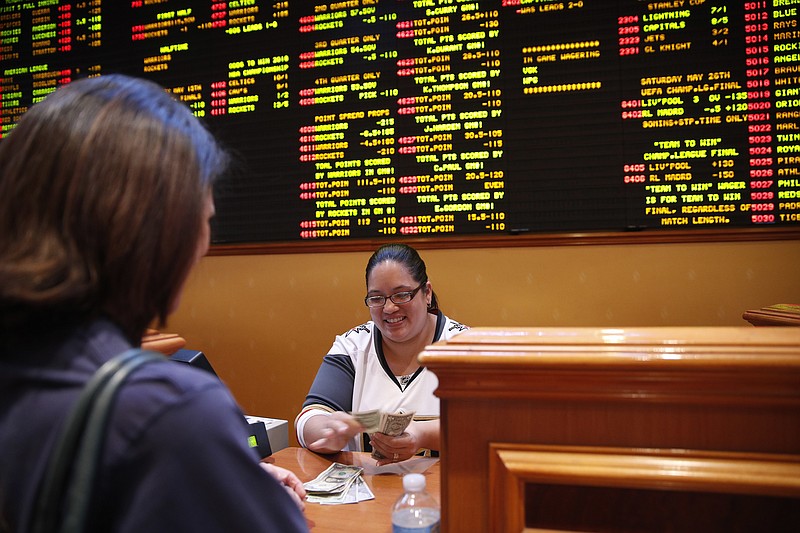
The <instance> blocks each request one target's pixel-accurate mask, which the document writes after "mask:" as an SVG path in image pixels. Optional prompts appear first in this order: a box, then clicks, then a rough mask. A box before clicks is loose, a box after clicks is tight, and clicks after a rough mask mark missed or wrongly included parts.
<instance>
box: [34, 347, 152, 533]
mask: <svg viewBox="0 0 800 533" xmlns="http://www.w3.org/2000/svg"><path fill="white" fill-rule="evenodd" d="M165 360H166V358H165V357H164V356H163V355H161V354H158V353H155V352H148V351H144V350H141V349H139V348H132V349H130V350H127V351H126V352H124V353H122V354H120V355H118V356H116V357H115V358H114V359H111V360H110V361H108V362H106V363H105V364H104V365H103V366H101V367H100V368H99V369H98V370H97V372H95V374H94V376H92V378H91V379H90V380H89V382H88V383H87V384H86V386H85V387H84V389H83V391H82V392H81V394H80V396H79V397H78V401H77V402H76V404H75V407H74V408H73V409H72V411H71V412H70V415H69V417H68V418H67V422H66V424H65V428H64V430H63V431H62V433H61V436H60V438H59V440H58V442H57V443H56V446H55V449H54V452H53V454H52V456H51V457H50V460H49V462H48V465H47V469H46V471H45V475H44V478H43V482H42V487H41V490H40V492H39V496H38V498H37V501H36V503H35V505H34V507H33V509H34V515H33V517H32V524H31V525H32V527H31V530H30V531H31V532H32V533H51V532H55V531H59V532H61V533H80V532H82V531H83V529H84V526H85V523H86V514H87V512H88V509H89V504H90V502H91V497H92V489H93V486H92V485H93V484H94V479H95V472H96V471H97V465H98V462H99V460H100V454H101V451H102V444H103V442H104V441H105V433H106V427H107V426H108V420H109V415H110V412H111V407H112V406H113V403H114V398H115V397H116V394H117V392H118V390H119V387H120V386H121V385H122V383H123V382H124V381H125V379H126V378H127V377H128V376H129V375H130V373H131V372H133V370H134V369H136V368H137V367H139V366H140V365H142V364H145V363H149V362H153V361H165ZM70 474H72V475H71V476H70ZM62 512H65V513H66V515H65V516H62Z"/></svg>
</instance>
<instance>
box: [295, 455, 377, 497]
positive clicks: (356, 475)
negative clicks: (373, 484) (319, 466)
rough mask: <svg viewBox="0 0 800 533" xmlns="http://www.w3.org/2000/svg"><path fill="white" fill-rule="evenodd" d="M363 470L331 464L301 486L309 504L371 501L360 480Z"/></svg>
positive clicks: (370, 495) (368, 491) (364, 485)
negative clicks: (306, 494)
mask: <svg viewBox="0 0 800 533" xmlns="http://www.w3.org/2000/svg"><path fill="white" fill-rule="evenodd" d="M362 471H363V468H361V467H359V466H352V465H343V464H341V463H333V464H332V465H331V466H329V467H328V468H327V469H325V471H323V472H321V473H320V474H319V475H318V476H317V477H316V478H314V479H312V480H311V481H308V482H306V483H304V484H303V487H305V489H306V492H307V493H308V497H307V500H306V501H308V502H311V503H322V504H329V505H330V504H342V503H356V502H359V501H364V500H371V499H373V498H374V497H375V496H374V495H373V494H372V491H370V490H369V487H368V486H367V484H366V483H365V482H364V480H363V479H362V478H361V472H362Z"/></svg>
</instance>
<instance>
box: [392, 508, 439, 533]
mask: <svg viewBox="0 0 800 533" xmlns="http://www.w3.org/2000/svg"><path fill="white" fill-rule="evenodd" d="M409 511H410V512H409ZM439 523H440V518H439V510H438V509H405V510H401V511H395V512H394V513H392V533H439Z"/></svg>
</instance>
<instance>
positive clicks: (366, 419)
mask: <svg viewBox="0 0 800 533" xmlns="http://www.w3.org/2000/svg"><path fill="white" fill-rule="evenodd" d="M350 414H351V415H352V416H353V418H355V419H356V420H357V421H358V423H359V424H361V425H362V426H364V432H365V433H385V434H386V435H389V436H391V437H397V436H398V435H402V434H403V432H404V431H405V430H406V428H407V427H408V424H409V423H410V422H411V420H412V419H413V418H414V411H411V412H405V411H403V410H402V409H401V410H399V411H398V412H396V413H385V412H383V411H380V410H378V409H375V410H373V411H363V412H361V413H350ZM372 457H373V459H383V455H381V453H380V452H379V451H378V450H373V451H372Z"/></svg>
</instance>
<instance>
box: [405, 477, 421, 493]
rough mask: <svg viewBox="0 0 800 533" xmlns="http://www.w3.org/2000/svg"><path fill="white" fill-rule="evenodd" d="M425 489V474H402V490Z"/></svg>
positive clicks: (415, 490)
mask: <svg viewBox="0 0 800 533" xmlns="http://www.w3.org/2000/svg"><path fill="white" fill-rule="evenodd" d="M424 489H425V476H423V475H422V474H406V475H405V476H403V490H404V491H406V492H420V491H421V490H424Z"/></svg>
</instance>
